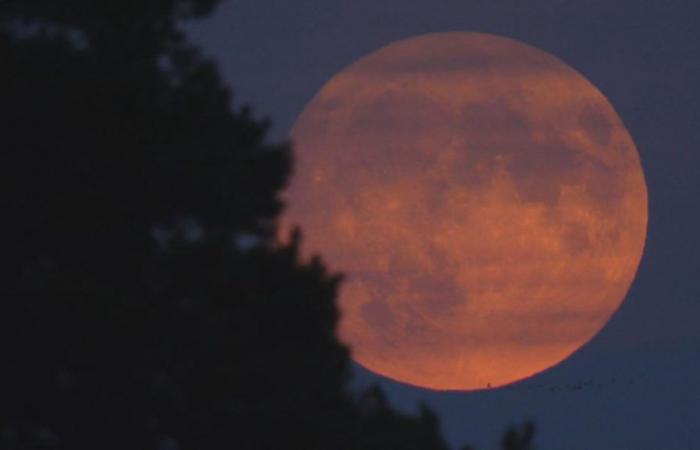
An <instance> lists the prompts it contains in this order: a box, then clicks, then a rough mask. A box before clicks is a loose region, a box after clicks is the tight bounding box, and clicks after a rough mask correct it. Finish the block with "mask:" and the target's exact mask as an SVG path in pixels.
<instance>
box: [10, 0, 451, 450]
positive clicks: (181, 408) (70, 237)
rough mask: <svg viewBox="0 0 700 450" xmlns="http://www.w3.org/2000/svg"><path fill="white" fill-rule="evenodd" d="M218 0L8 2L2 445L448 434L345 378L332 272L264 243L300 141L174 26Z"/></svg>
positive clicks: (428, 442) (199, 444)
mask: <svg viewBox="0 0 700 450" xmlns="http://www.w3.org/2000/svg"><path fill="white" fill-rule="evenodd" d="M214 3H215V2H213V1H196V0H161V1H155V2H143V1H140V0H139V1H135V0H133V1H127V2H120V3H112V4H111V6H110V3H109V2H92V1H88V0H72V1H65V2H55V1H52V0H35V1H30V0H22V1H21V2H20V1H5V2H4V3H3V5H2V10H1V11H0V21H1V22H0V24H1V27H0V55H2V61H3V71H2V72H1V73H0V98H2V106H1V107H2V108H3V109H4V111H3V117H5V118H6V119H5V121H4V123H3V125H2V127H3V128H2V130H3V137H4V146H3V147H4V148H3V152H4V156H5V158H6V159H5V161H6V162H5V163H4V164H3V165H2V166H1V167H2V168H1V169H0V170H2V179H3V180H4V181H5V182H6V183H7V184H6V187H5V189H3V190H2V193H1V194H0V196H2V197H1V198H2V206H3V211H5V217H4V220H3V225H2V233H0V236H1V238H0V239H2V244H3V260H4V263H5V264H3V266H4V268H5V270H4V271H3V272H2V279H0V282H1V285H2V290H3V291H2V292H3V299H2V300H3V301H2V303H1V306H0V308H1V309H0V352H1V353H0V354H2V358H3V370H2V371H1V372H0V398H1V399H2V401H1V402H0V447H2V448H16V449H20V448H21V449H28V448H52V449H53V448H55V449H88V448H89V449H94V448H102V449H112V448H113V449H124V448H130V449H174V448H180V449H218V448H243V449H246V448H251V449H262V448H300V449H301V448H303V449H315V448H334V449H359V448H363V449H373V448H377V449H379V448H382V449H386V448H406V449H411V448H415V449H418V448H422V449H427V448H436V449H437V448H445V445H444V443H443V442H442V440H441V438H440V437H439V435H438V431H437V421H436V419H435V417H434V416H433V415H432V414H431V413H429V412H427V411H424V412H423V414H422V415H421V416H420V417H418V418H412V417H407V416H403V415H400V414H398V413H395V412H393V411H392V410H391V409H390V408H388V407H387V406H386V403H385V402H384V401H383V400H381V399H378V397H377V396H376V395H374V396H372V395H368V396H367V397H365V398H354V397H353V396H351V395H350V394H349V393H348V392H346V391H345V382H346V379H347V370H348V352H347V350H346V349H345V348H344V347H343V346H342V345H340V344H339V343H338V342H337V340H336V339H335V336H334V329H335V324H336V321H337V310H336V307H335V295H336V290H337V287H338V283H339V281H340V277H339V276H336V275H331V274H328V273H327V271H326V270H325V269H324V267H323V265H322V264H321V262H320V260H318V259H316V260H314V261H312V262H311V263H309V264H302V263H301V262H300V260H299V255H298V245H299V239H300V236H299V234H298V233H297V234H295V235H294V236H293V238H292V241H291V243H290V244H289V245H288V246H286V247H278V246H275V245H273V243H272V238H273V234H274V231H275V230H274V223H275V222H274V221H275V218H276V216H277V214H278V213H279V212H280V210H281V206H282V205H281V202H280V200H279V198H278V193H279V191H280V189H281V188H282V187H283V186H284V184H285V182H286V180H287V177H288V176H289V173H290V167H291V155H290V147H289V145H287V144H279V145H272V144H268V143H266V141H265V133H266V130H267V123H266V122H265V121H260V120H256V119H254V118H253V117H252V115H251V113H250V111H249V110H248V109H246V108H240V109H238V110H232V109H231V106H230V105H231V96H230V93H229V92H228V90H227V89H226V88H225V87H224V86H223V84H222V82H221V80H220V79H219V76H218V73H217V71H216V67H215V66H214V65H213V64H212V63H210V62H208V61H206V60H204V59H203V58H201V57H200V56H199V54H198V52H197V51H196V49H195V48H194V47H192V46H191V45H190V44H188V43H187V41H186V40H185V39H184V37H183V35H182V33H181V32H180V31H178V28H177V25H178V23H179V22H180V21H181V20H184V19H186V18H189V17H194V16H198V15H201V14H204V13H206V12H208V11H209V10H210V9H211V8H212V7H213V6H214ZM244 244H246V245H244Z"/></svg>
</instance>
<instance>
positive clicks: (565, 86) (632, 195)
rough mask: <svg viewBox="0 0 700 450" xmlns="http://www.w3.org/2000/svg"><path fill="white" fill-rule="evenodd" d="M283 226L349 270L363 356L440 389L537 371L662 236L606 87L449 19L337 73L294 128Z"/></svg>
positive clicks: (596, 314) (306, 247)
mask: <svg viewBox="0 0 700 450" xmlns="http://www.w3.org/2000/svg"><path fill="white" fill-rule="evenodd" d="M292 138H293V141H294V143H295V149H296V157H297V160H296V171H295V175H294V177H293V179H292V183H291V186H290V187H289V189H288V191H287V193H286V200H287V203H288V210H287V212H286V215H285V217H284V218H283V223H282V229H288V228H289V227H290V226H292V225H294V224H298V225H300V226H301V228H302V230H303V231H304V236H305V239H304V242H303V244H302V247H303V251H304V253H305V254H306V255H311V254H320V255H321V256H322V257H323V259H324V261H326V263H327V264H328V266H329V267H330V268H331V269H332V270H334V271H342V272H344V273H345V274H346V275H347V280H346V281H345V283H344V284H343V285H342V288H341V292H340V308H341V312H342V319H341V324H340V330H339V333H340V337H341V339H342V340H343V341H344V342H346V343H347V344H348V345H349V346H350V348H351V350H352V355H353V358H354V359H355V360H356V361H357V362H358V363H360V364H361V365H362V366H364V367H366V368H368V369H370V370H371V371H374V372H377V373H379V374H382V375H384V376H387V377H389V378H392V379H395V380H398V381H402V382H405V383H410V384H413V385H418V386H423V387H428V388H433V389H459V390H469V389H481V388H485V387H487V385H490V386H493V387H495V386H501V385H504V384H507V383H511V382H514V381H517V380H520V379H522V378H525V377H528V376H530V375H533V374H535V373H537V372H540V371H542V370H544V369H547V368H548V367H551V366H553V365H555V364H557V363H558V362H560V361H562V360H563V359H565V358H566V357H567V356H569V355H570V354H571V353H572V352H574V351H575V350H576V349H578V348H579V347H580V346H581V345H583V344H584V343H586V342H587V341H588V340H589V339H591V337H593V336H594V335H595V334H596V333H597V332H598V331H599V330H600V329H601V328H602V327H603V325H604V324H605V323H606V322H607V321H608V319H609V318H610V316H611V315H612V314H613V313H614V312H615V310H616V309H617V308H618V307H619V306H620V303H621V302H622V300H623V299H624V297H625V295H626V293H627V290H628V289H629V286H630V284H631V282H632V280H633V278H634V275H635V272H636V270H637V267H638V264H639V261H640V258H641V255H642V251H643V247H644V241H645V236H646V226H647V191H646V184H645V180H644V175H643V172H642V168H641V165H640V161H639V156H638V153H637V150H636V148H635V145H634V143H633V141H632V139H631V137H630V135H629V134H628V132H627V130H626V128H625V126H624V125H623V123H622V121H621V120H620V118H619V117H618V115H617V113H616V112H615V110H614V109H613V107H612V106H611V105H610V103H609V102H608V101H607V100H606V98H605V97H604V96H603V95H602V94H601V93H600V92H599V91H598V90H597V89H596V88H595V87H594V86H593V85H592V84H591V83H590V82H588V81H587V80H586V79H585V78H584V77H583V76H581V75H580V74H578V73H577V72H576V71H574V70H573V69H572V68H570V67H569V66H567V65H566V64H565V63H563V62H562V61H560V60H558V59H557V58H555V57H553V56H551V55H549V54H547V53H545V52H543V51H540V50H538V49H536V48H533V47H530V46H528V45H525V44H522V43H519V42H517V41H513V40H510V39H506V38H501V37H496V36H491V35H485V34H476V33H439V34H431V35H425V36H421V37H417V38H412V39H406V40H402V41H399V42H396V43H393V44H391V45H388V46H387V47H384V48H382V49H380V50H378V51H376V52H374V53H371V54H370V55H368V56H366V57H364V58H362V59H360V60H359V61H357V62H356V63H354V64H352V65H350V66H349V67H347V68H346V69H345V70H343V71H342V72H340V73H339V74H337V75H336V76H335V77H333V78H332V79H331V80H330V81H329V82H328V83H326V84H325V85H324V86H323V88H322V89H321V90H320V91H319V92H318V94H317V95H316V96H315V97H314V98H313V100H312V101H311V102H310V103H309V104H308V105H307V107H306V109H305V110H304V112H303V113H302V114H301V116H300V117H299V119H298V121H297V122H296V124H295V126H294V128H293V130H292Z"/></svg>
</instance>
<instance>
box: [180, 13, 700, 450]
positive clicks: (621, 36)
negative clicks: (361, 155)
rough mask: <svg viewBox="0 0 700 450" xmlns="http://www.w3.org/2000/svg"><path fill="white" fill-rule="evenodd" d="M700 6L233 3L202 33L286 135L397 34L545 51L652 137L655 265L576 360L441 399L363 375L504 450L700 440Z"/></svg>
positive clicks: (240, 97)
mask: <svg viewBox="0 0 700 450" xmlns="http://www.w3.org/2000/svg"><path fill="white" fill-rule="evenodd" d="M698 14H700V4H698V3H697V2H692V1H687V0H669V1H658V0H657V1H648V0H615V1H611V0H587V1H583V0H568V1H564V0H549V1H544V0H532V1H527V2H524V1H520V0H504V1H501V0H355V1H352V2H350V1H343V2H341V1H337V0H335V1H334V0H299V1H293V2H292V1H288V0H229V1H228V2H226V3H224V5H223V6H222V7H221V8H220V10H219V11H218V12H217V14H215V15H214V16H213V17H212V18H211V19H209V20H208V21H206V22H203V23H200V24H197V26H196V27H194V28H192V29H191V32H192V36H193V37H194V38H195V40H196V41H197V42H199V43H201V44H202V45H203V47H204V48H205V51H206V52H207V53H208V54H209V55H211V56H213V57H215V58H216V59H217V60H218V62H219V64H220V67H221V69H222V72H223V74H224V77H225V80H226V81H227V82H228V83H229V84H230V85H231V86H232V88H233V90H234V95H235V98H236V102H237V103H239V102H247V103H250V104H251V105H252V106H253V107H254V110H255V111H256V112H257V113H258V114H259V115H264V116H269V117H270V118H271V119H272V120H273V122H274V124H275V125H274V129H273V136H272V137H273V138H274V139H281V138H284V137H285V136H286V135H287V133H288V132H289V130H290V128H291V126H292V124H293V123H294V121H295V119H296V118H297V116H298V115H299V114H300V113H301V110H302V109H303V107H304V105H305V104H306V103H307V102H308V101H309V100H310V99H311V97H312V96H313V95H314V94H315V93H316V91H317V90H318V89H319V88H320V87H321V86H322V85H323V84H324V83H325V82H326V81H327V80H328V79H329V78H330V77H332V76H333V75H334V74H336V73H337V72H338V71H340V70H342V69H343V68H344V67H346V66H347V65H348V64H350V63H352V62H354V61H356V60H357V59H358V58H360V57H362V56H364V55H366V54H367V53H370V52H371V51H373V50H376V49H378V48H380V47H382V46H384V45H386V44H388V43H390V42H393V41H396V40H399V39H403V38H407V37H411V36H416V35H420V34H425V33H431V32H440V31H479V32H487V33H493V34H498V35H503V36H507V37H510V38H514V39H517V40H520V41H522V42H525V43H528V44H531V45H534V46H536V47H538V48H540V49H542V50H544V51H547V52H549V53H552V54H553V55H555V56H557V57H558V58H560V59H562V60H563V61H565V62H566V63H568V64H569V65H571V66H572V67H573V68H574V69H576V70H577V71H579V72H580V73H582V74H583V75H584V76H586V77H587V78H588V79H589V80H590V81H591V82H592V83H593V84H594V85H596V86H597V87H598V88H599V89H600V90H601V91H602V92H603V94H605V95H606V97H607V98H608V100H609V101H610V102H611V103H612V104H613V106H614V107H615V108H616V110H617V112H618V114H619V115H620V117H621V118H622V120H623V121H624V122H625V124H626V125H627V128H628V130H629V131H630V134H631V135H632V137H633V138H634V140H635V143H636V144H637V148H638V150H639V153H640V157H641V161H642V165H643V167H644V170H645V175H646V181H647V187H648V191H649V230H648V238H647V244H646V249H645V254H644V257H643V259H642V263H641V266H640V269H639V272H638V275H637V278H636V281H635V282H634V283H633V285H632V288H631V290H630V292H629V294H628V296H627V299H626V300H625V302H624V304H623V306H622V308H621V309H620V310H619V311H618V313H617V314H616V315H615V316H614V317H613V319H612V320H611V321H610V322H609V323H608V325H607V326H606V327H605V329H604V330H603V331H602V332H601V333H600V334H599V335H598V336H597V337H596V338H594V339H593V341H591V342H590V343H589V344H588V345H587V346H585V347H584V348H583V349H581V350H580V351H579V352H577V353H575V354H574V355H573V356H572V357H571V358H569V359H568V360H567V361H565V362H564V363H562V364H561V365H559V366H557V367H555V368H553V369H551V370H549V371H547V372H545V373H543V374H540V375H538V376H536V377H534V378H532V379H529V380H526V381H524V382H521V383H517V384H515V385H512V386H509V387H507V388H503V389H498V390H491V391H483V392H477V393H462V394H460V393H436V392H430V391H426V390H422V389H417V388H413V387H408V386H405V385H400V384H398V383H394V382H391V381H388V380H382V379H379V378H378V377H375V376H373V375H372V374H369V373H367V372H364V371H362V370H360V369H358V376H357V383H359V384H364V383H369V382H374V381H380V382H381V384H382V385H383V386H384V387H385V388H386V390H387V392H388V393H389V395H390V398H391V400H392V401H393V402H394V404H396V405H397V406H399V407H401V408H403V409H405V410H409V411H410V410H415V406H416V403H417V402H418V401H425V402H427V403H428V404H429V405H430V406H431V407H432V408H433V409H435V410H436V412H437V413H438V414H439V415H440V418H441V420H442V425H443V430H444V432H445V435H446V437H447V438H448V440H449V441H450V442H451V443H453V444H455V445H457V444H461V443H464V442H470V443H473V444H476V445H477V446H478V448H480V449H489V448H494V447H495V445H496V442H497V440H498V438H499V437H500V434H501V432H502V431H503V429H504V428H505V426H506V425H507V424H509V423H511V422H520V421H522V420H523V419H526V418H531V419H534V420H535V422H536V424H537V426H538V428H539V431H538V435H537V439H536V443H537V448H538V449H541V450H555V449H567V450H577V449H581V450H585V449H593V448H595V449H596V450H624V449H628V448H629V449H632V448H634V449H636V450H645V449H649V450H652V449H653V450H658V449H664V450H676V449H679V450H680V449H689V448H697V447H698V446H700V437H699V436H698V435H697V434H696V433H695V430H694V428H695V426H696V425H697V422H698V419H699V418H700V417H699V416H700V414H699V413H698V412H697V405H698V402H699V401H700V386H699V385H698V384H697V383H696V382H695V380H697V379H700V359H699V358H698V356H699V355H700V326H699V325H700V305H698V303H697V301H698V298H699V296H698V294H700V280H699V278H700V277H698V276H697V275H696V267H697V262H696V258H697V257H698V254H699V253H700V252H699V251H700V235H698V233H697V230H700V227H698V224H699V222H700V212H699V211H698V208H697V206H698V200H697V199H698V198H700V177H698V165H699V163H700V149H699V148H698V146H699V145H700V138H699V137H698V131H697V128H698V124H699V123H700V89H699V88H698V86H697V84H696V83H697V80H698V79H700V44H698V42H700V28H699V27H698V26H697V19H696V18H697V16H698Z"/></svg>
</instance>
